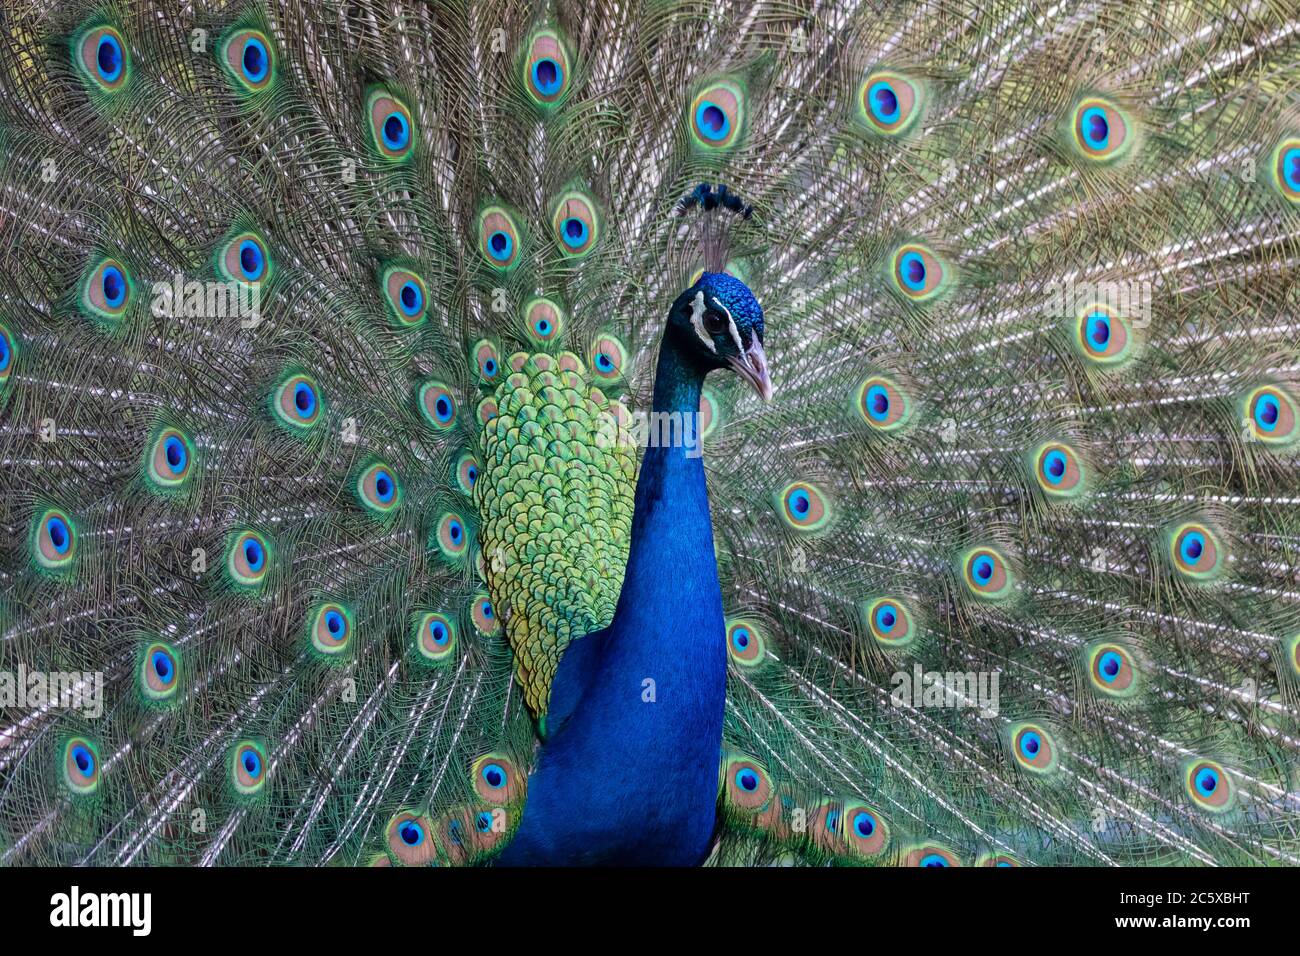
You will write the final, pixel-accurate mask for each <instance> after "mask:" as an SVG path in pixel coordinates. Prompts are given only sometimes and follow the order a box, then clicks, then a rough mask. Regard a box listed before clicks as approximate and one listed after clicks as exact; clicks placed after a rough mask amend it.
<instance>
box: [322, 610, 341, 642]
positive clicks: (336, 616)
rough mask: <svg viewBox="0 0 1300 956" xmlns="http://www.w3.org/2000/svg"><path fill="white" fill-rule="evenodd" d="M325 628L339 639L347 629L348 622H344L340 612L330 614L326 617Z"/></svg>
mask: <svg viewBox="0 0 1300 956" xmlns="http://www.w3.org/2000/svg"><path fill="white" fill-rule="evenodd" d="M325 627H326V629H327V630H328V631H329V632H330V633H331V634H333V635H334V636H335V637H338V635H340V634H342V633H343V630H344V628H345V627H346V622H345V621H344V620H343V615H342V614H340V613H339V612H338V611H330V612H328V613H327V614H326V615H325Z"/></svg>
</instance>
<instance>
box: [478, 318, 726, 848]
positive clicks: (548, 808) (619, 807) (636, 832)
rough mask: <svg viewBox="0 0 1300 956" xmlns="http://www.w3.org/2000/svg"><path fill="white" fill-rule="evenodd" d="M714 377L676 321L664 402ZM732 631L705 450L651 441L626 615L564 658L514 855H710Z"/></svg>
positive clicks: (658, 397)
mask: <svg viewBox="0 0 1300 956" xmlns="http://www.w3.org/2000/svg"><path fill="white" fill-rule="evenodd" d="M706 372H707V369H704V368H701V367H699V366H698V365H696V364H695V363H693V362H692V361H691V360H690V359H689V358H688V357H687V353H686V352H685V350H684V349H682V348H681V347H680V346H679V345H678V344H677V342H676V340H675V335H674V331H673V329H672V328H671V326H670V327H669V329H668V330H667V331H666V332H665V334H664V341H663V345H662V346H661V348H660V353H659V367H658V371H657V373H656V377H655V390H654V406H653V408H654V411H656V412H662V413H673V412H679V413H682V414H683V415H686V414H689V415H691V416H695V415H697V414H698V412H699V405H700V390H701V388H702V387H703V384H704V376H705V374H706ZM696 437H697V436H696ZM697 440H698V438H697ZM688 451H690V452H691V453H690V454H688ZM724 631H725V628H724V625H723V615H722V596H721V593H720V590H719V586H718V568H717V562H716V560H715V558H714V553H713V526H712V522H711V520H710V517H709V497H708V489H707V487H706V485H705V478H704V462H703V459H702V458H701V457H700V456H699V446H698V444H695V445H694V448H692V449H688V448H687V447H684V446H683V443H681V442H676V443H672V444H670V445H668V446H667V447H665V446H662V445H661V446H658V447H656V446H655V445H653V444H652V445H651V446H650V447H647V448H646V450H645V453H644V455H643V457H642V461H641V473H640V476H639V477H638V479H637V486H636V506H635V512H634V515H633V519H632V540H631V550H630V552H629V556H628V564H627V570H626V572H625V574H624V577H623V589H622V591H621V592H620V594H619V600H618V606H617V608H616V610H615V612H614V620H613V622H612V623H611V624H610V626H609V627H608V628H606V629H605V630H604V631H602V632H597V633H595V634H589V635H587V636H586V637H584V638H581V639H579V640H577V641H575V642H574V643H573V644H571V645H570V646H569V647H568V649H567V650H566V652H565V655H564V658H563V659H562V660H561V663H560V669H559V672H558V673H557V675H556V679H555V683H554V685H553V687H552V693H551V710H550V713H549V714H548V721H549V720H550V719H551V717H552V716H554V717H555V718H556V720H557V729H556V731H555V733H554V735H553V736H552V737H551V738H550V739H548V740H547V743H546V746H545V747H544V749H543V751H542V758H541V761H540V764H539V766H538V769H537V771H535V772H534V774H533V776H532V777H531V778H530V781H529V787H528V803H527V807H526V809H525V812H524V818H523V823H522V825H521V827H520V830H519V832H518V833H516V835H515V837H514V840H513V841H512V844H511V846H510V847H508V848H507V851H506V853H505V855H504V857H503V859H502V862H504V863H507V864H528V863H551V864H555V863H607V864H608V863H615V864H617V863H623V864H676V865H692V864H696V863H699V862H701V861H702V860H703V859H704V857H705V855H706V854H707V852H708V848H709V844H710V841H711V839H712V834H713V829H714V822H715V814H716V801H717V781H718V763H719V759H720V756H721V746H722V720H723V710H724V706H725V699H726V686H727V651H726V642H725V633H724ZM651 682H652V683H651ZM561 721H562V723H561Z"/></svg>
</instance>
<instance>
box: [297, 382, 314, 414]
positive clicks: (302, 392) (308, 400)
mask: <svg viewBox="0 0 1300 956" xmlns="http://www.w3.org/2000/svg"><path fill="white" fill-rule="evenodd" d="M293 406H294V408H296V409H298V411H299V413H301V415H302V416H303V417H304V418H306V417H308V416H310V415H311V414H312V412H314V411H315V410H316V393H315V392H314V391H312V387H311V386H310V385H308V384H307V383H306V382H299V383H298V384H297V385H295V386H294V387H293Z"/></svg>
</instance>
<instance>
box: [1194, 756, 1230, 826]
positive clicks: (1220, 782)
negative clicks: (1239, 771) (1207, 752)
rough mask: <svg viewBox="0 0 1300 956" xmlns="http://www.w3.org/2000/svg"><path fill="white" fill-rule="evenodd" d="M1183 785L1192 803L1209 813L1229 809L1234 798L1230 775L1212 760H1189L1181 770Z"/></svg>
mask: <svg viewBox="0 0 1300 956" xmlns="http://www.w3.org/2000/svg"><path fill="white" fill-rule="evenodd" d="M1183 787H1184V789H1185V790H1186V792H1187V795H1188V796H1189V797H1191V799H1192V803H1194V804H1195V805H1196V806H1198V807H1200V808H1201V809H1202V810H1208V811H1210V812H1211V813H1223V812H1224V811H1225V810H1230V809H1231V808H1232V805H1233V803H1234V800H1235V798H1236V788H1235V787H1234V786H1233V783H1232V777H1231V776H1229V775H1228V772H1227V771H1226V770H1224V769H1223V765H1222V764H1219V763H1217V762H1215V761H1213V760H1205V759H1202V760H1193V761H1190V762H1189V763H1188V764H1187V765H1186V768H1185V769H1184V771H1183Z"/></svg>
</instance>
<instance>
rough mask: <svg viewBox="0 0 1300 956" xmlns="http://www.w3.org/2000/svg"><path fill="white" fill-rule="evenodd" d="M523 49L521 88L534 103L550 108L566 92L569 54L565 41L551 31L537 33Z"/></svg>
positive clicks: (567, 89) (543, 107)
mask: <svg viewBox="0 0 1300 956" xmlns="http://www.w3.org/2000/svg"><path fill="white" fill-rule="evenodd" d="M525 50H526V53H525V56H524V65H523V79H524V88H525V89H526V90H527V91H528V96H529V98H530V99H531V100H532V101H533V103H534V104H536V105H537V106H539V107H541V108H542V109H549V108H550V107H552V106H554V105H555V104H557V103H559V101H560V100H562V99H563V98H564V96H565V94H566V93H567V92H568V91H569V54H568V51H567V49H566V48H565V44H564V41H563V40H562V39H561V38H560V35H559V34H558V33H556V32H555V31H554V30H538V31H537V32H536V33H534V34H533V35H532V36H531V37H530V38H529V40H528V45H527V46H526V48H525Z"/></svg>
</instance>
